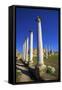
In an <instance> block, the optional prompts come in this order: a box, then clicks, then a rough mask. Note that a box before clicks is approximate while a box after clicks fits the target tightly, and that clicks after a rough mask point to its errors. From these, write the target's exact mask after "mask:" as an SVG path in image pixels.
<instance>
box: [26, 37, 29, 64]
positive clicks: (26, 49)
mask: <svg viewBox="0 0 62 90" xmlns="http://www.w3.org/2000/svg"><path fill="white" fill-rule="evenodd" d="M28 40H29V39H28V37H27V38H26V63H28V49H29V48H28Z"/></svg>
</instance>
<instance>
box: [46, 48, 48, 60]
mask: <svg viewBox="0 0 62 90" xmlns="http://www.w3.org/2000/svg"><path fill="white" fill-rule="evenodd" d="M46 59H48V50H47V48H46Z"/></svg>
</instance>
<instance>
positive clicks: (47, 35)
mask: <svg viewBox="0 0 62 90" xmlns="http://www.w3.org/2000/svg"><path fill="white" fill-rule="evenodd" d="M37 16H40V17H41V19H42V21H41V26H42V39H43V48H46V47H47V48H49V47H50V48H51V49H53V50H54V51H58V37H59V36H58V31H59V29H58V23H59V20H58V11H57V10H47V9H32V8H30V9H29V8H16V49H17V50H18V51H19V52H22V50H23V43H24V40H25V38H26V37H27V36H28V37H29V36H30V33H29V31H30V30H31V31H33V34H34V41H33V42H34V44H33V47H34V48H37V22H36V18H37Z"/></svg>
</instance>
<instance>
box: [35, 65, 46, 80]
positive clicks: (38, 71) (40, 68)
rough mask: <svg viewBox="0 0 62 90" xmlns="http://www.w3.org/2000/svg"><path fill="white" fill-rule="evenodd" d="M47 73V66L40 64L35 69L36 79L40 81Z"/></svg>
mask: <svg viewBox="0 0 62 90" xmlns="http://www.w3.org/2000/svg"><path fill="white" fill-rule="evenodd" d="M46 71H47V66H46V65H45V64H38V65H36V67H35V73H36V78H37V79H38V80H43V78H42V77H43V75H44V73H46Z"/></svg>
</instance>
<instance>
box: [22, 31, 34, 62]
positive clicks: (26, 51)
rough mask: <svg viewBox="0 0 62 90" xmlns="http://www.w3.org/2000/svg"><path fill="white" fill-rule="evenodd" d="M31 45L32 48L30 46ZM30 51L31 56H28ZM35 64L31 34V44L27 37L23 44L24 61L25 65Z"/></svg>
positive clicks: (31, 35) (31, 34)
mask: <svg viewBox="0 0 62 90" xmlns="http://www.w3.org/2000/svg"><path fill="white" fill-rule="evenodd" d="M29 45H30V46H29ZM28 51H30V52H29V55H28ZM28 58H29V62H30V63H33V32H30V44H29V38H28V37H27V38H26V39H25V41H24V44H23V60H24V61H25V63H27V62H28Z"/></svg>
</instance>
